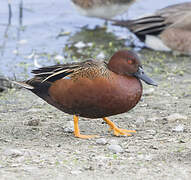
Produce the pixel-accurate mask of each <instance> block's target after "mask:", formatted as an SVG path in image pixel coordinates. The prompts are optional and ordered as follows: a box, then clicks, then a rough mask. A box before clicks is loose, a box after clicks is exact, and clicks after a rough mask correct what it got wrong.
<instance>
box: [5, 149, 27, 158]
mask: <svg viewBox="0 0 191 180" xmlns="http://www.w3.org/2000/svg"><path fill="white" fill-rule="evenodd" d="M4 155H6V156H11V157H19V156H23V155H24V153H23V152H22V151H20V150H18V149H6V150H5V151H4Z"/></svg>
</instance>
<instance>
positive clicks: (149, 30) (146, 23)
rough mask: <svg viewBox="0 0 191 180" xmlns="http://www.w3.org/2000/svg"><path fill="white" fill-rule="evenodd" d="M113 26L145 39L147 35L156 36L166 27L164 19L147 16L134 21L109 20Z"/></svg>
mask: <svg viewBox="0 0 191 180" xmlns="http://www.w3.org/2000/svg"><path fill="white" fill-rule="evenodd" d="M109 21H111V22H113V23H112V24H113V25H115V26H121V27H126V28H128V29H129V30H130V31H131V32H133V33H135V34H136V35H137V36H138V37H139V38H141V39H142V38H143V39H144V38H145V36H146V35H147V34H150V35H158V34H159V33H160V32H161V31H162V30H164V29H165V28H166V26H167V24H166V23H165V19H164V18H163V17H161V16H147V17H143V18H139V19H135V20H114V19H109Z"/></svg>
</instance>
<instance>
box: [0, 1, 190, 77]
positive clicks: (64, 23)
mask: <svg viewBox="0 0 191 180" xmlns="http://www.w3.org/2000/svg"><path fill="white" fill-rule="evenodd" d="M189 1H190V0H187V1H186V0H160V1H153V0H144V1H143V0H137V1H136V2H135V3H133V4H132V5H131V6H130V7H129V8H128V9H127V11H126V12H125V13H124V14H123V15H119V16H117V17H115V19H132V18H137V17H139V16H143V15H147V14H150V13H153V12H154V11H156V10H157V9H160V8H163V7H166V6H168V5H171V4H176V3H181V2H189ZM10 5H11V6H10V7H11V9H12V17H9V9H8V0H1V2H0V20H1V21H0V63H1V66H0V75H4V76H6V77H10V78H14V77H17V79H26V78H28V77H30V76H31V75H30V71H31V69H34V68H38V67H41V66H44V65H52V64H56V63H65V62H72V61H80V60H82V59H84V58H90V57H95V58H96V57H97V58H108V57H109V56H111V55H112V53H113V52H115V51H116V50H118V49H121V48H126V47H128V46H134V47H135V48H134V49H135V50H137V51H139V50H140V49H141V46H142V43H141V42H139V40H138V39H137V38H136V37H135V36H134V35H133V34H132V33H130V32H129V31H128V30H127V29H123V28H121V27H115V26H112V25H111V23H108V25H107V26H105V21H104V20H101V19H97V18H90V17H85V16H82V15H80V14H79V13H78V12H77V11H76V9H75V8H74V6H73V4H72V2H71V1H70V0H48V1H47V0H23V1H21V0H14V1H10Z"/></svg>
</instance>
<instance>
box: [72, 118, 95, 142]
mask: <svg viewBox="0 0 191 180" xmlns="http://www.w3.org/2000/svg"><path fill="white" fill-rule="evenodd" d="M78 120H79V116H75V115H74V135H75V137H78V138H82V139H89V138H94V137H97V136H96V135H82V134H80V130H79V126H78Z"/></svg>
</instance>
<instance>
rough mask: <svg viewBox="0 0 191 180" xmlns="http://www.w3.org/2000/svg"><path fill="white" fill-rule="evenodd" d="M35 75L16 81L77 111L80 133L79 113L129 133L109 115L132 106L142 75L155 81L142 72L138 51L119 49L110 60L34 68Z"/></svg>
mask: <svg viewBox="0 0 191 180" xmlns="http://www.w3.org/2000/svg"><path fill="white" fill-rule="evenodd" d="M32 73H34V74H35V77H34V78H32V79H30V80H28V81H26V82H16V83H17V84H19V85H21V86H23V87H25V88H26V89H29V90H31V91H32V92H33V93H35V94H36V95H38V96H39V97H41V98H42V99H44V100H45V101H46V102H48V103H49V104H51V105H53V106H55V107H56V108H58V109H60V110H61V111H63V112H66V113H68V114H72V115H74V129H75V131H74V133H75V136H76V137H80V138H90V137H91V136H87V135H81V134H80V132H79V128H78V116H81V117H87V118H92V119H93V118H103V119H104V120H105V121H106V122H107V123H108V125H109V126H110V128H111V129H112V130H113V131H114V134H115V135H119V134H121V135H130V134H129V132H134V131H128V130H123V129H119V128H117V127H116V126H115V125H114V124H113V123H112V122H111V121H110V120H108V119H107V118H106V117H107V116H112V115H116V114H120V113H124V112H127V111H129V110H130V109H132V108H133V107H134V106H135V105H136V104H137V103H138V102H139V100H140V98H141V95H142V84H141V82H140V79H142V80H143V81H145V82H146V83H148V84H152V85H156V83H155V82H154V81H153V80H151V79H150V78H149V77H148V76H146V75H145V74H144V72H143V69H142V66H141V63H140V60H139V58H138V57H137V55H136V54H135V53H134V52H132V51H127V50H121V51H118V52H116V53H115V54H114V55H113V56H112V57H111V59H110V61H109V62H108V63H107V62H105V61H98V60H87V61H84V62H81V63H72V64H63V65H55V66H49V67H43V68H40V69H37V70H33V71H32Z"/></svg>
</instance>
